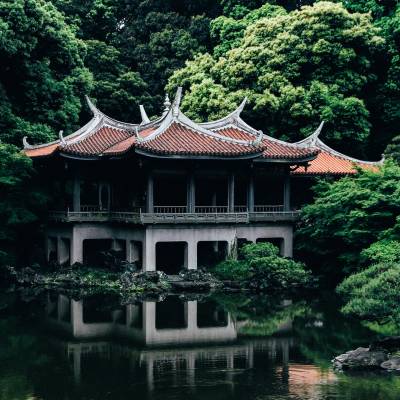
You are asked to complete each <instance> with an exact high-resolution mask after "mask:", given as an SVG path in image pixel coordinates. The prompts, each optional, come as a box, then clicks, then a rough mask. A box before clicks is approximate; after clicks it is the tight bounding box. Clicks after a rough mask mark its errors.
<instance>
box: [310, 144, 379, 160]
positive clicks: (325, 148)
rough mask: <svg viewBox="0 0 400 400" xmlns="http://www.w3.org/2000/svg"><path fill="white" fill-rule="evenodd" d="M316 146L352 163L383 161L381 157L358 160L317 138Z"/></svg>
mask: <svg viewBox="0 0 400 400" xmlns="http://www.w3.org/2000/svg"><path fill="white" fill-rule="evenodd" d="M316 147H317V148H319V149H321V150H325V151H326V152H327V153H329V154H332V155H334V156H336V157H339V158H343V159H344V160H349V161H352V162H354V163H360V164H367V165H378V164H380V163H382V161H383V159H381V160H379V161H366V160H360V159H358V158H355V157H351V156H347V155H346V154H343V153H340V152H339V151H337V150H334V149H332V148H331V147H329V146H328V145H327V144H325V143H324V142H323V141H322V140H321V139H319V138H318V139H317V142H316Z"/></svg>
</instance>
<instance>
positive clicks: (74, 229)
mask: <svg viewBox="0 0 400 400" xmlns="http://www.w3.org/2000/svg"><path fill="white" fill-rule="evenodd" d="M270 239H274V240H276V239H280V243H281V249H280V250H281V255H282V256H284V257H292V255H293V226H292V224H290V223H288V224H285V223H282V224H277V223H271V224H268V223H265V224H251V225H249V224H243V225H241V224H235V225H223V224H220V225H218V226H216V225H197V226H193V225H184V224H182V225H178V226H177V225H165V224H164V225H146V226H137V227H136V226H118V225H112V224H98V223H79V224H68V225H66V224H60V225H53V226H49V227H48V232H47V243H46V247H47V255H48V257H49V258H50V253H52V256H53V257H54V252H56V259H57V261H58V262H60V263H66V262H70V263H71V264H74V263H76V262H79V263H82V262H83V261H84V242H85V240H110V241H111V243H112V248H114V249H121V248H124V249H126V259H127V260H128V261H130V262H133V261H138V260H139V259H142V268H143V270H144V271H155V270H156V265H157V262H156V259H157V254H156V245H157V243H174V242H176V243H182V242H183V243H185V254H184V268H188V269H197V267H198V262H197V260H198V257H197V253H198V243H199V242H226V243H227V245H228V254H229V255H230V256H233V257H235V255H236V249H237V241H238V240H245V241H248V242H254V243H255V242H257V241H259V240H270ZM124 242H125V246H122V245H121V244H123V243H124ZM140 253H142V254H140Z"/></svg>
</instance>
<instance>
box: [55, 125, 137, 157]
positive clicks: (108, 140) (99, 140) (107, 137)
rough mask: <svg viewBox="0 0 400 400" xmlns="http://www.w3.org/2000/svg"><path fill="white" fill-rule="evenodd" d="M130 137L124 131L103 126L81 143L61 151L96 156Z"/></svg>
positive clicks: (73, 144) (68, 146) (65, 147)
mask: <svg viewBox="0 0 400 400" xmlns="http://www.w3.org/2000/svg"><path fill="white" fill-rule="evenodd" d="M131 136H132V134H131V133H130V132H128V131H126V130H123V129H116V128H110V127H108V126H103V127H101V128H100V129H98V130H97V131H96V132H94V133H93V134H91V135H89V136H87V137H85V138H84V139H82V140H81V141H78V142H76V143H71V144H67V145H66V146H64V147H63V148H62V151H63V152H66V153H73V154H81V155H88V156H96V155H99V154H102V153H103V152H104V151H105V150H107V149H109V148H110V147H112V146H114V145H116V144H117V143H120V142H121V141H123V140H126V139H128V138H129V137H131Z"/></svg>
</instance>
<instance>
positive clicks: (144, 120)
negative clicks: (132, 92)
mask: <svg viewBox="0 0 400 400" xmlns="http://www.w3.org/2000/svg"><path fill="white" fill-rule="evenodd" d="M139 110H140V116H141V117H142V122H141V125H145V124H149V123H150V119H149V117H148V116H147V113H146V110H145V109H144V107H143V105H142V104H140V105H139Z"/></svg>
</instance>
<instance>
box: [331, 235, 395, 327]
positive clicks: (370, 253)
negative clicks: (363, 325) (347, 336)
mask: <svg viewBox="0 0 400 400" xmlns="http://www.w3.org/2000/svg"><path fill="white" fill-rule="evenodd" d="M364 255H365V256H367V257H369V258H370V260H371V261H373V262H375V263H374V264H373V265H372V266H370V267H368V268H366V269H364V270H363V271H361V272H358V273H356V274H353V275H351V276H349V277H348V278H346V279H345V280H344V281H343V282H342V283H341V284H340V285H339V286H338V288H337V292H338V293H339V294H340V295H342V296H343V298H344V299H345V300H346V304H345V306H344V307H343V312H345V313H346V314H352V315H356V316H358V317H360V318H363V319H366V320H370V321H378V322H380V323H384V322H393V323H395V324H396V325H397V326H400V309H399V304H400V292H399V287H400V242H399V241H395V240H393V241H381V242H377V243H375V244H373V245H372V246H370V247H369V249H367V250H366V251H365V252H364Z"/></svg>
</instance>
